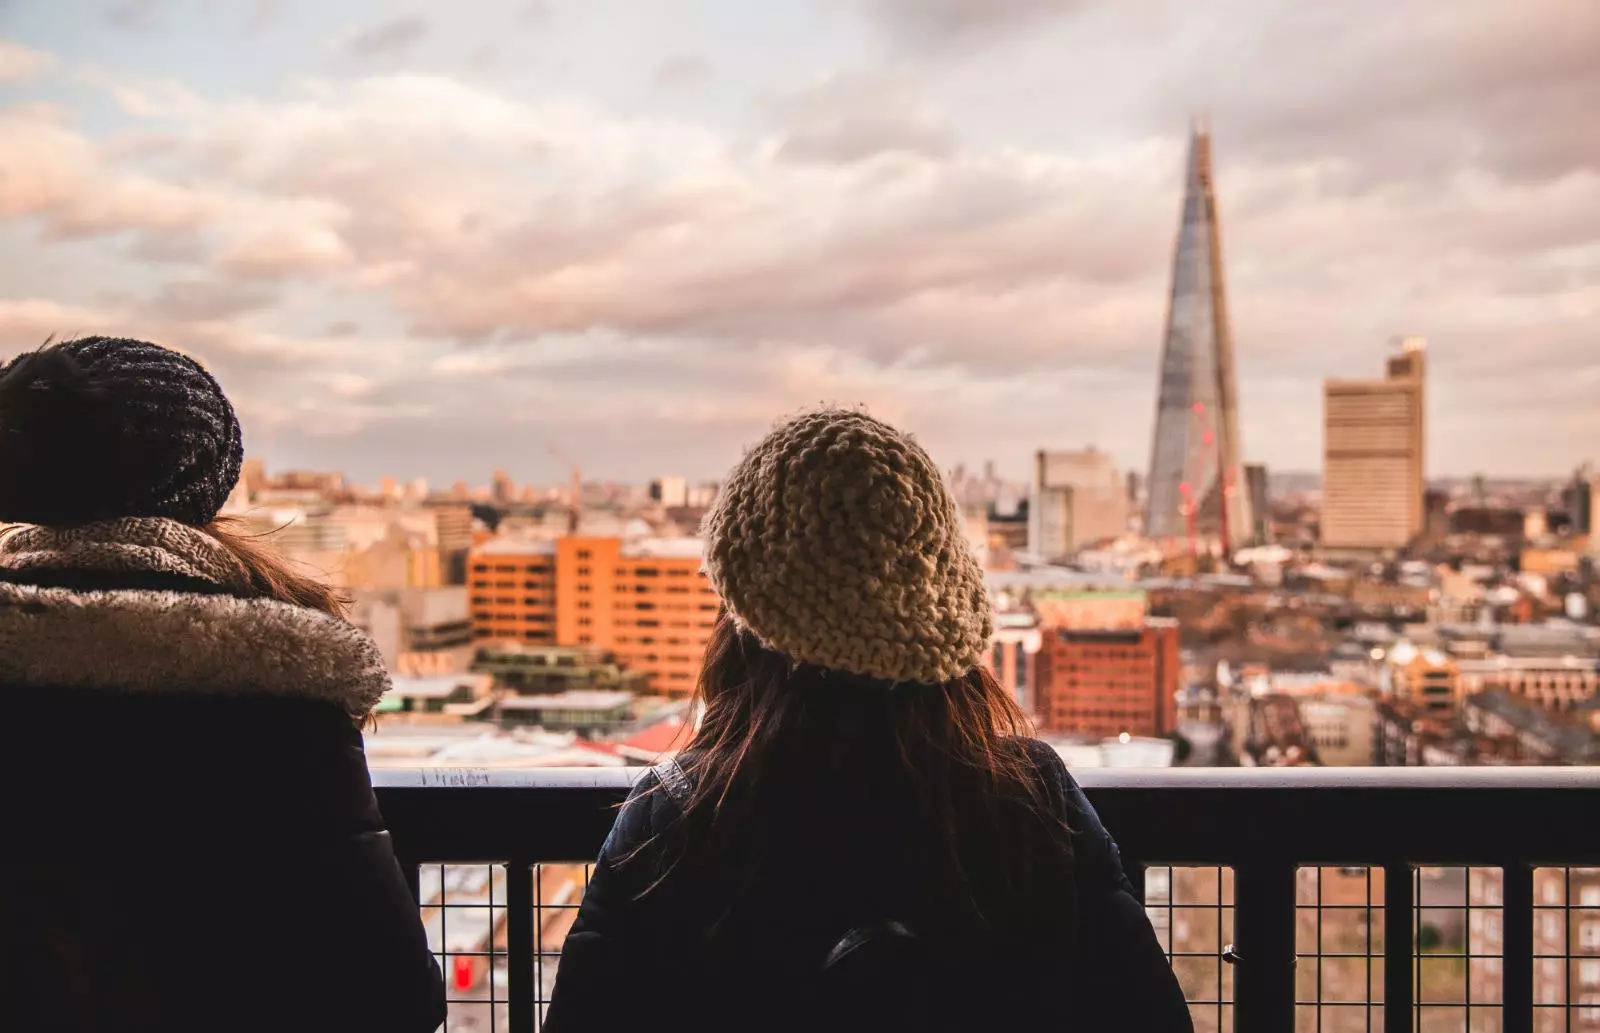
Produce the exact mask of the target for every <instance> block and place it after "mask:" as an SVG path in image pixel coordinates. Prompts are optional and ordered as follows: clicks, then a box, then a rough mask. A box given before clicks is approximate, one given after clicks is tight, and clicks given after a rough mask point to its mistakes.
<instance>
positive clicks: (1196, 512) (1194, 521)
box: [1178, 402, 1233, 559]
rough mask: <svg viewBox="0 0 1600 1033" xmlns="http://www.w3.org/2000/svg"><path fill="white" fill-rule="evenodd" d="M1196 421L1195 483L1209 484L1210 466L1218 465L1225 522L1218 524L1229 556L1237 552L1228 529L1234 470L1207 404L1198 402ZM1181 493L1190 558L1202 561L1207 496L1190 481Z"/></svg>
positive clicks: (1180, 489)
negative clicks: (1225, 456) (1202, 524)
mask: <svg viewBox="0 0 1600 1033" xmlns="http://www.w3.org/2000/svg"><path fill="white" fill-rule="evenodd" d="M1194 418H1195V422H1196V423H1197V424H1198V425H1199V431H1200V440H1199V442H1198V443H1197V444H1196V445H1195V446H1194V447H1195V449H1196V459H1197V462H1196V463H1195V466H1194V474H1195V480H1196V481H1197V482H1198V483H1199V484H1202V485H1203V484H1205V483H1206V482H1207V480H1208V478H1207V476H1206V475H1207V474H1208V473H1211V470H1210V469H1208V467H1207V464H1208V463H1214V464H1215V468H1216V482H1217V494H1218V496H1219V498H1218V504H1219V509H1220V511H1221V512H1220V516H1221V519H1220V520H1219V521H1218V522H1219V524H1220V525H1221V532H1222V554H1223V555H1224V556H1228V555H1230V554H1231V553H1232V552H1233V542H1232V539H1231V537H1230V529H1229V527H1228V496H1229V495H1231V494H1233V483H1232V481H1233V471H1232V470H1231V469H1229V467H1228V465H1227V464H1226V463H1225V462H1223V461H1222V443H1221V442H1220V441H1219V440H1218V439H1217V435H1216V431H1215V430H1214V429H1213V428H1212V426H1211V414H1210V413H1209V412H1208V411H1207V410H1206V403H1204V402H1196V403H1194ZM1178 492H1179V493H1180V494H1181V495H1182V496H1183V503H1182V508H1183V513H1184V517H1185V518H1186V520H1187V523H1188V529H1189V555H1190V556H1193V557H1196V558H1197V559H1198V557H1199V555H1200V552H1199V538H1200V507H1201V506H1202V505H1203V504H1204V503H1205V499H1204V498H1203V497H1200V496H1197V495H1196V494H1195V487H1194V486H1193V485H1191V484H1190V483H1189V482H1188V481H1184V482H1183V483H1182V484H1180V485H1178Z"/></svg>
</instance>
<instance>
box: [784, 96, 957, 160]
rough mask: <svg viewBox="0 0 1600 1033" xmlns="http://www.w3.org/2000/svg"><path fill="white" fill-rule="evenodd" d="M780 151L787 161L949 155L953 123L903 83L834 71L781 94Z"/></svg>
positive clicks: (952, 143)
mask: <svg viewBox="0 0 1600 1033" xmlns="http://www.w3.org/2000/svg"><path fill="white" fill-rule="evenodd" d="M773 108H774V111H775V114H776V115H777V118H778V122H779V126H780V139H779V143H778V149H777V155H778V157H779V158H780V159H782V160H786V161H801V162H806V161H817V162H838V163H849V162H857V161H863V160H866V159H868V158H873V157H876V156H878V155H884V154H900V155H913V156H917V157H923V158H934V159H938V158H946V157H949V156H950V155H951V154H952V153H953V152H954V151H955V147H956V144H955V138H954V135H953V134H952V133H951V131H950V127H949V126H948V125H947V124H946V123H945V122H944V120H943V118H942V117H941V116H940V114H939V113H938V112H937V111H935V110H934V109H933V108H932V107H931V106H929V105H927V104H925V103H922V102H920V101H918V100H917V99H916V98H915V97H914V96H913V95H912V93H911V92H910V91H909V90H908V89H907V88H906V87H905V86H904V85H903V84H902V83H899V82H896V81H894V80H892V79H888V78H885V77H882V76H874V75H831V76H828V77H827V78H825V79H823V80H821V81H820V82H817V83H815V84H813V85H812V86H811V87H809V88H807V89H805V90H802V91H800V92H798V93H793V94H790V95H788V96H785V97H780V98H778V99H777V100H776V101H775V102H774V104H773Z"/></svg>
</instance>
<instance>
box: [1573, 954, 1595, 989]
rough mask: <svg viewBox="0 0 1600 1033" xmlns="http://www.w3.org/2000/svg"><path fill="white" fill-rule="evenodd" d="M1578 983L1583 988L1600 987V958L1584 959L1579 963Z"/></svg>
mask: <svg viewBox="0 0 1600 1033" xmlns="http://www.w3.org/2000/svg"><path fill="white" fill-rule="evenodd" d="M1578 983H1579V984H1580V985H1582V986H1600V958H1584V959H1583V960H1582V961H1580V962H1578Z"/></svg>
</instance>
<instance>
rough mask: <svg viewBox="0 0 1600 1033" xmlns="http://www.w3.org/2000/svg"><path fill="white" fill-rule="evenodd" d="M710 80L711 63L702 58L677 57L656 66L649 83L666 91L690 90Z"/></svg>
mask: <svg viewBox="0 0 1600 1033" xmlns="http://www.w3.org/2000/svg"><path fill="white" fill-rule="evenodd" d="M710 78H711V62H709V61H707V60H706V59H705V58H703V57H693V56H690V55H681V54H680V55H679V56H677V57H671V58H668V59H667V60H665V61H663V62H661V64H659V65H657V66H656V70H655V73H654V74H653V75H651V77H650V81H651V82H653V83H655V84H656V85H657V86H659V87H661V88H662V89H666V90H690V89H694V88H696V87H699V86H703V85H705V83H706V82H707V81H708V80H709V79H710Z"/></svg>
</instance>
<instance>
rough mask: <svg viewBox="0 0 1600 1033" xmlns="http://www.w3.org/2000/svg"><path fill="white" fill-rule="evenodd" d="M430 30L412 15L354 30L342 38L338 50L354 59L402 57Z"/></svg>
mask: <svg viewBox="0 0 1600 1033" xmlns="http://www.w3.org/2000/svg"><path fill="white" fill-rule="evenodd" d="M431 31H432V29H431V27H430V26H429V25H428V22H427V21H426V20H425V19H423V18H420V17H417V16H415V15H409V16H404V17H400V18H391V19H389V20H388V21H383V22H378V23H376V24H373V25H368V26H365V27H363V28H360V29H357V30H355V31H354V32H352V33H350V34H349V35H348V36H346V37H345V39H344V41H343V43H342V44H341V48H342V49H343V50H344V51H345V52H346V53H348V54H353V55H355V56H356V57H367V58H373V57H389V56H394V55H401V54H404V53H405V52H406V51H408V50H410V49H411V48H412V47H413V46H415V45H416V44H417V43H419V42H421V41H422V40H423V39H424V38H426V37H427V36H428V34H429V32H431Z"/></svg>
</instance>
